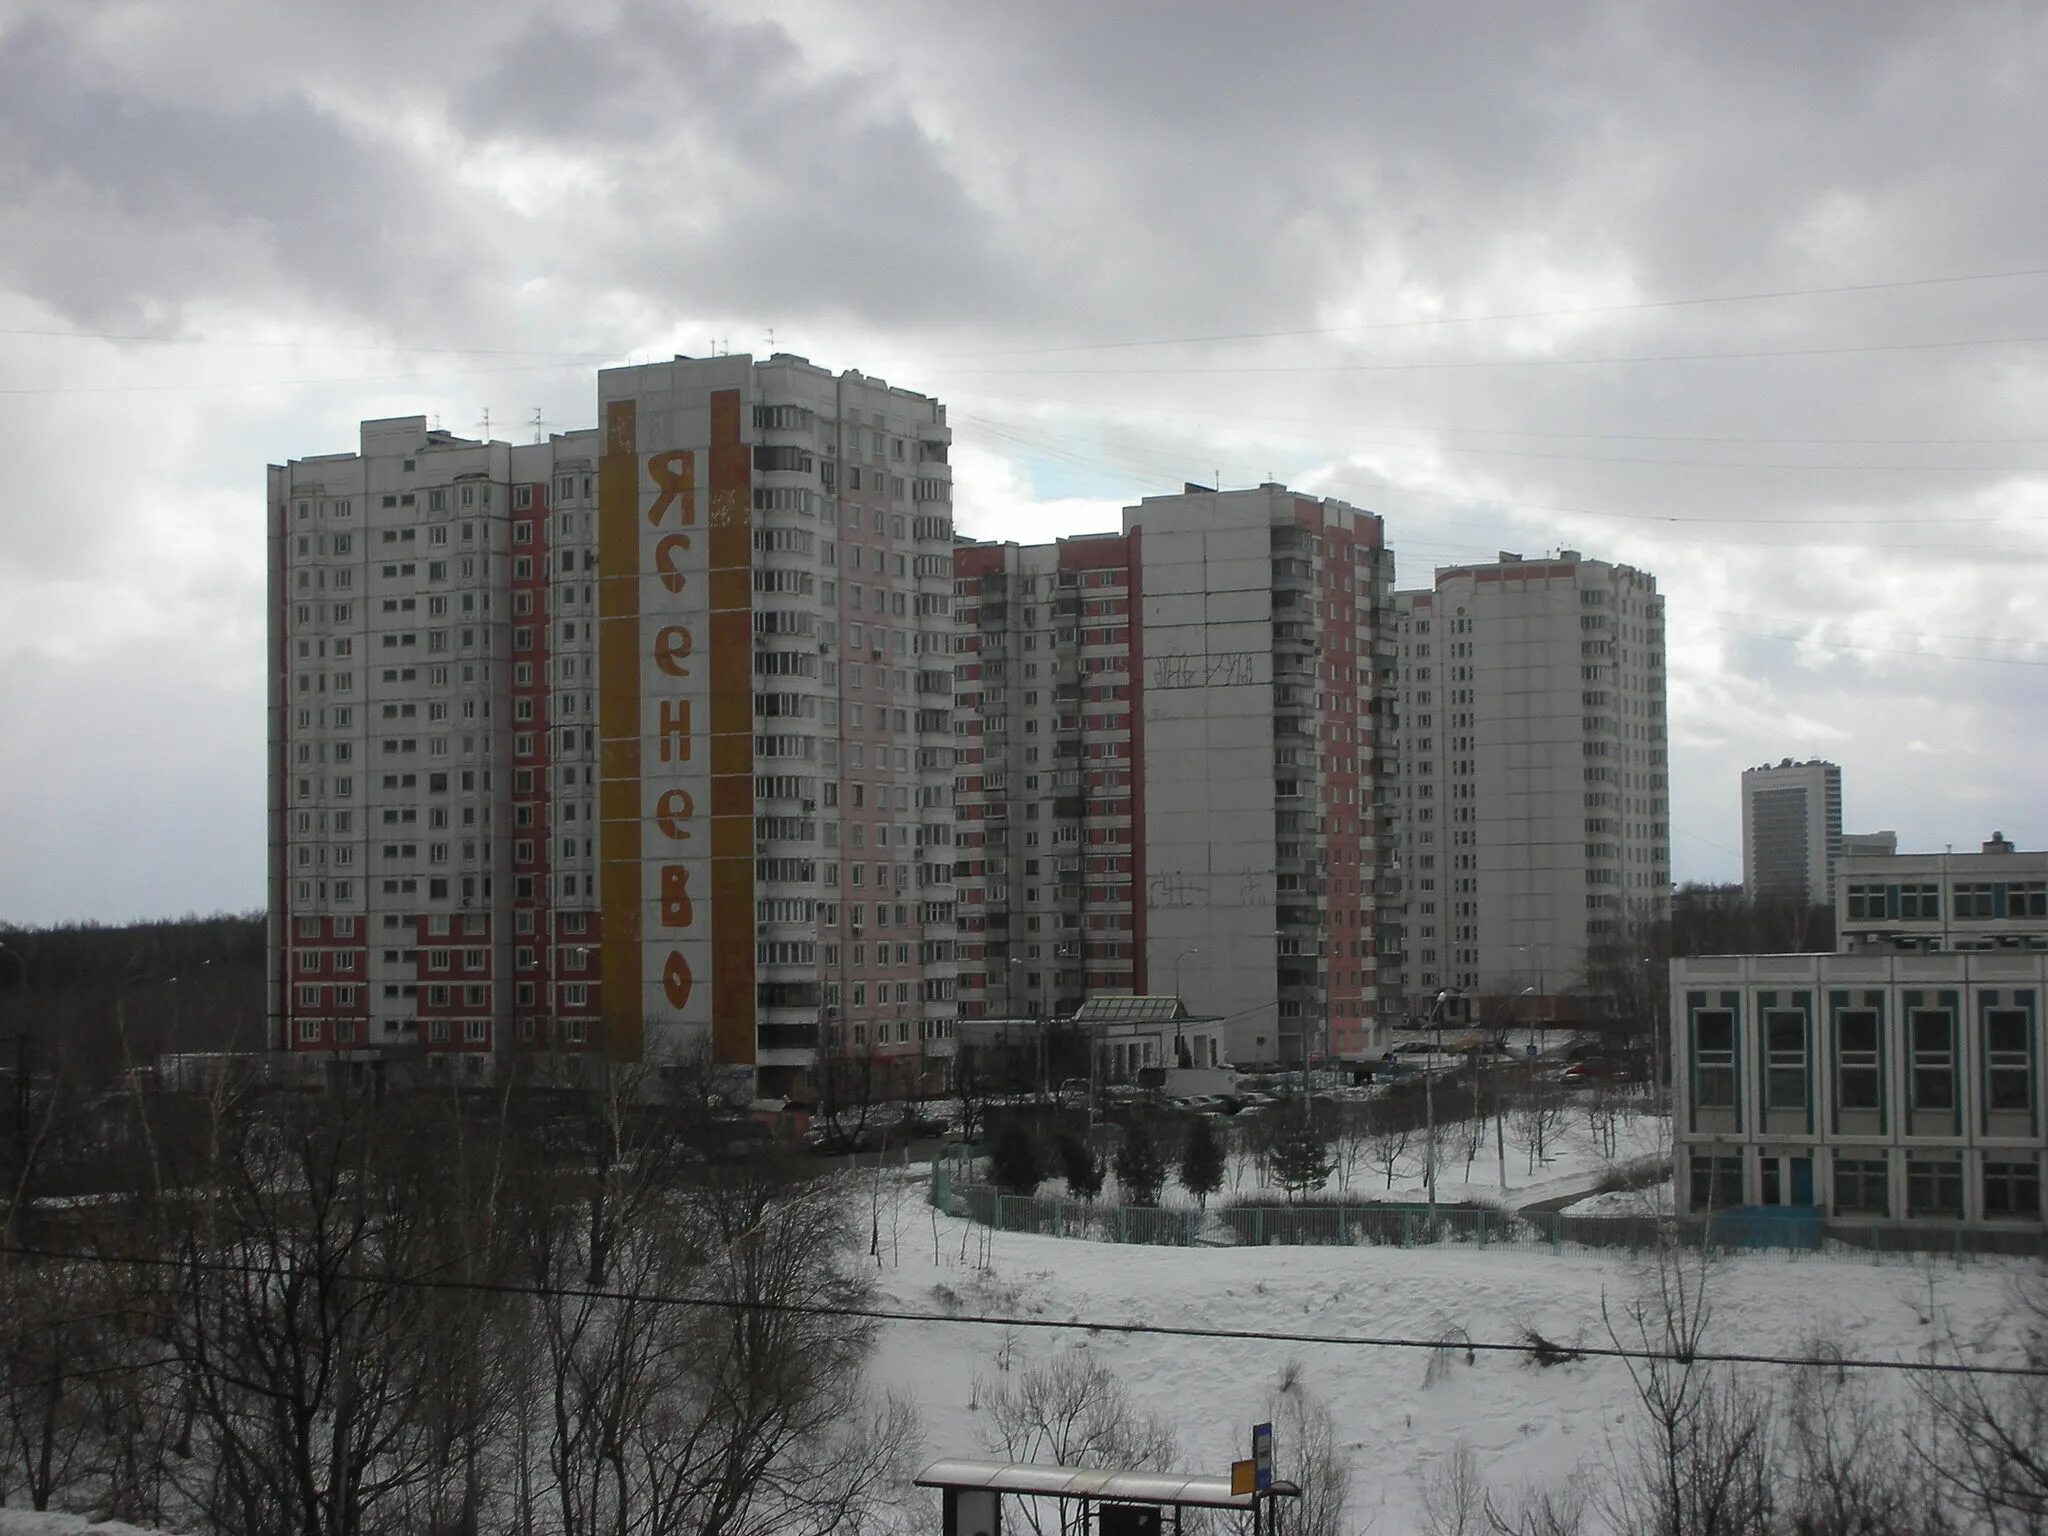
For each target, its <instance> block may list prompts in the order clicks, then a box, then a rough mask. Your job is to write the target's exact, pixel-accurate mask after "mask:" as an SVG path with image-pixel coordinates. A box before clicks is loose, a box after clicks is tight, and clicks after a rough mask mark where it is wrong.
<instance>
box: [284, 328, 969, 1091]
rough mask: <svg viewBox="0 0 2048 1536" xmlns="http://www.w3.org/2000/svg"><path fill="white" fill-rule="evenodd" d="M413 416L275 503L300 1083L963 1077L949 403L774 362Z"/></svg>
mask: <svg viewBox="0 0 2048 1536" xmlns="http://www.w3.org/2000/svg"><path fill="white" fill-rule="evenodd" d="M599 401H600V412H601V426H600V427H599V428H598V429H597V430H596V431H586V432H577V433H570V434H566V435H561V436H556V437H553V438H551V439H549V440H548V441H547V442H545V443H539V444H533V445H530V446H515V445H510V444H506V443H496V442H491V443H485V442H475V441H469V440H465V439H461V438H456V437H454V436H452V435H450V434H448V433H445V432H439V431H434V430H430V429H429V428H428V426H427V424H426V422H425V420H424V418H420V417H404V418H397V419H393V420H386V421H376V422H366V423H364V425H363V430H362V441H361V449H360V452H358V453H355V454H338V455H329V456H325V457H321V458H314V459H301V460H294V461H292V462H291V463H290V464H287V465H284V466H281V467H273V468H272V470H271V472H270V494H269V502H270V540H271V555H270V582H271V603H270V609H271V637H270V673H271V676H270V685H271V712H270V721H271V723H270V760H271V763H270V766H271V773H270V780H271V792H270V805H271V837H270V843H271V871H270V873H271V893H270V894H271V906H270V910H271V925H272V938H271V996H270V1017H271V1025H272V1031H273V1038H274V1041H275V1042H276V1043H277V1044H278V1045H280V1046H283V1047H287V1048H296V1049H301V1050H317V1051H328V1052H336V1053H340V1054H341V1055H342V1056H343V1058H344V1059H367V1060H375V1059H378V1058H381V1057H384V1056H387V1055H389V1054H391V1053H394V1052H399V1051H403V1052H407V1053H412V1052H418V1053H423V1054H424V1055H425V1056H427V1057H428V1058H430V1059H436V1060H438V1059H441V1058H444V1057H446V1058H457V1059H463V1060H466V1061H468V1062H470V1063H472V1064H473V1065H481V1064H482V1063H484V1062H487V1061H494V1060H497V1059H501V1058H503V1057H504V1056H505V1055H507V1054H508V1053H514V1052H519V1051H526V1050H530V1051H536V1052H540V1051H546V1052H551V1053H567V1054H574V1053H578V1052H589V1051H600V1050H601V1051H603V1052H604V1053H605V1054H606V1055H607V1056H609V1057H610V1058H612V1059H615V1060H624V1061H650V1062H659V1061H661V1060H665V1059H673V1058H674V1057H675V1056H676V1055H678V1054H679V1053H681V1052H682V1051H684V1050H686V1049H688V1048H690V1047H691V1045H692V1044H693V1043H694V1042H697V1041H708V1042H709V1044H710V1047H711V1050H712V1053H713V1056H714V1058H715V1059H716V1060H717V1061H718V1062H719V1063H721V1064H722V1065H724V1066H726V1067H729V1068H732V1069H734V1070H735V1071H739V1070H750V1071H752V1072H753V1073H754V1074H755V1077H756V1081H757V1083H758V1085H759V1087H760V1089H761V1091H763V1092H785V1091H791V1090H793V1089H796V1088H799V1087H800V1086H802V1085H803V1084H804V1083H805V1082H806V1081H807V1080H808V1079H809V1078H810V1077H811V1075H812V1074H813V1073H814V1072H815V1070H816V1066H817V1063H818V1060H819V1057H820V1053H822V1054H823V1056H824V1058H825V1059H826V1060H828V1061H829V1060H832V1059H834V1058H837V1057H841V1056H858V1057H859V1058H860V1059H861V1060H862V1062H863V1063H864V1064H865V1065H867V1066H873V1065H875V1064H877V1063H879V1064H881V1065H882V1066H883V1067H884V1068H886V1069H889V1070H893V1071H897V1072H899V1073H900V1074H901V1075H902V1076H903V1077H904V1078H906V1079H908V1078H911V1077H915V1076H920V1075H925V1073H926V1071H927V1068H928V1066H929V1060H928V1059H929V1058H933V1057H942V1056H944V1055H946V1054H948V1053H949V1052H950V1048H951V1035H952V1023H953V1019H954V1016H955V1013H954V1008H955V1005H954V998H953V993H954V985H955V956H954V928H953V916H954V914H953V897H952V859H953V849H952V831H953V827H952V805H951V800H952V779H953V735H952V714H951V710H952V694H951V690H952V677H951V665H952V650H953V616H952V611H951V610H952V583H953V570H952V541H953V534H952V520H951V505H950V503H951V485H950V475H951V472H950V470H949V468H948V467H947V456H948V455H947V449H948V443H949V440H950V431H949V429H948V428H947V426H946V422H945V410H944V407H943V406H941V405H940V404H939V403H938V402H936V401H934V400H931V399H929V398H928V397H926V396H923V395H918V394H914V393H911V392H909V391H906V390H901V389H894V388H891V387H889V386H888V385H886V384H885V383H883V382H882V381H880V380H873V379H867V378H864V377H862V376H861V375H860V374H858V373H846V374H842V375H839V376H836V377H835V376H833V375H831V374H829V373H827V372H825V371H824V370H822V369H819V368H815V367H813V366H811V365H810V364H809V363H807V362H806V361H804V360H803V359H801V358H796V357H791V356H787V355H781V354H778V355H777V356H775V357H773V358H770V359H769V360H767V361H765V362H761V363H755V362H754V361H752V360H751V359H749V358H746V357H722V358H709V359H687V358H677V359H676V360H674V361H673V362H668V363H660V364H652V365H648V366H644V367H634V368H620V369H612V370H608V371H606V372H604V373H602V374H601V375H600V376H599Z"/></svg>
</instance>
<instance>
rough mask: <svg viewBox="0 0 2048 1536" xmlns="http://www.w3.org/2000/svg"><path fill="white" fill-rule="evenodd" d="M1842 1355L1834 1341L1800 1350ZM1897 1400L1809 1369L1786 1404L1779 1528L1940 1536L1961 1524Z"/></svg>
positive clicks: (1825, 1368)
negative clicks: (1919, 1453) (1919, 1449)
mask: <svg viewBox="0 0 2048 1536" xmlns="http://www.w3.org/2000/svg"><path fill="white" fill-rule="evenodd" d="M1800 1353H1801V1354H1803V1355H1807V1356H1811V1357H1814V1358H1818V1359H1828V1358H1831V1357H1832V1358H1839V1357H1840V1356H1841V1355H1842V1353H1843V1351H1842V1350H1841V1348H1840V1346H1839V1345H1837V1344H1835V1343H1834V1342H1833V1341H1831V1340H1815V1341H1811V1342H1809V1343H1808V1344H1807V1346H1806V1347H1805V1348H1804V1349H1802V1350H1801V1351H1800ZM1915 1439H1916V1437H1914V1436H1913V1435H1911V1434H1910V1433H1909V1432H1908V1425H1907V1423H1906V1421H1905V1420H1904V1418H1903V1417H1902V1415H1901V1414H1900V1412H1899V1409H1898V1405H1896V1404H1894V1403H1892V1402H1887V1401H1884V1400H1881V1399H1880V1398H1878V1397H1877V1395H1876V1393H1875V1390H1874V1388H1873V1386H1872V1383H1871V1381H1870V1379H1869V1377H1868V1376H1867V1375H1860V1374H1854V1373H1851V1372H1849V1371H1846V1370H1844V1369H1842V1368H1841V1367H1840V1366H1835V1365H1816V1366H1804V1367H1802V1368H1801V1369H1800V1370H1799V1372H1798V1374H1797V1375H1795V1376H1794V1377H1793V1380H1792V1388H1791V1392H1790V1395H1789V1399H1788V1401H1787V1403H1786V1409H1785V1423H1784V1435H1783V1441H1784V1447H1785V1451H1786V1453H1787V1454H1786V1456H1785V1460H1786V1462H1787V1463H1788V1464H1787V1466H1786V1467H1785V1470H1784V1471H1783V1472H1782V1473H1781V1474H1780V1476H1779V1478H1778V1485H1779V1488H1780V1490H1781V1493H1780V1505H1781V1510H1780V1513H1781V1525H1782V1527H1783V1528H1784V1529H1786V1530H1788V1531H1790V1532H1793V1533H1796V1536H1941V1533H1943V1532H1946V1531H1951V1530H1954V1529H1956V1525H1955V1523H1954V1521H1953V1519H1952V1518H1951V1517H1950V1515H1949V1513H1948V1512H1947V1511H1945V1510H1943V1509H1942V1507H1941V1498H1940V1490H1939V1488H1938V1487H1937V1486H1936V1485H1935V1483H1934V1482H1933V1479H1932V1477H1931V1475H1930V1473H1929V1472H1928V1470H1927V1468H1926V1466H1925V1464H1924V1463H1923V1462H1922V1461H1921V1460H1920V1458H1919V1457H1917V1456H1916V1455H1915V1454H1914V1443H1915Z"/></svg>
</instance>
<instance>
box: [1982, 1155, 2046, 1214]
mask: <svg viewBox="0 0 2048 1536" xmlns="http://www.w3.org/2000/svg"><path fill="white" fill-rule="evenodd" d="M1984 1214H1985V1215H1986V1216H2026V1217H2039V1216H2040V1214H2041V1165H2040V1164H2039V1163H1986V1164H1985V1165H1984Z"/></svg>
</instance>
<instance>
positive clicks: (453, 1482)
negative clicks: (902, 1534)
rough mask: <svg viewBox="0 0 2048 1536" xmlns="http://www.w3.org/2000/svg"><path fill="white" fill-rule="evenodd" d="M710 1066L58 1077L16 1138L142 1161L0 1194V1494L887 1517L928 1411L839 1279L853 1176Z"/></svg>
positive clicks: (787, 1524)
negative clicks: (395, 1081)
mask: <svg viewBox="0 0 2048 1536" xmlns="http://www.w3.org/2000/svg"><path fill="white" fill-rule="evenodd" d="M710 1082H711V1076H710V1074H709V1072H708V1069H707V1070H702V1071H699V1072H697V1073H695V1074H694V1075H693V1074H692V1072H691V1071H690V1070H689V1069H688V1068H682V1069H676V1068H671V1069H670V1070H668V1071H666V1072H664V1073H663V1074H661V1075H660V1078H659V1080H658V1081H657V1079H656V1078H655V1077H654V1076H653V1075H652V1074H648V1075H642V1074H639V1073H635V1072H611V1073H605V1074H602V1075H599V1076H597V1077H595V1078H593V1079H592V1080H591V1081H589V1082H587V1083H586V1084H584V1085H583V1086H581V1087H579V1088H576V1089H573V1090H561V1089H555V1090H549V1091H538V1090H535V1091H520V1090H517V1089H514V1088H511V1087H506V1088H503V1089H500V1090H497V1091H495V1092H491V1093H469V1094H458V1093H455V1092H452V1091H438V1092H435V1091H422V1092H420V1093H417V1094H412V1095H397V1094H393V1095H389V1096H378V1097H372V1096H368V1095H349V1094H334V1093H311V1092H284V1091H279V1090H276V1089H274V1088H269V1087H265V1086H263V1085H262V1084H261V1083H260V1081H259V1080H258V1079H257V1078H256V1077H255V1076H254V1075H253V1074H252V1075H251V1076H250V1077H249V1078H248V1080H247V1081H246V1083H244V1084H239V1085H238V1083H237V1081H236V1080H235V1078H234V1077H233V1075H231V1074H230V1075H226V1076H223V1077H221V1078H220V1079H219V1080H218V1081H216V1083H215V1084H214V1086H213V1087H212V1088H211V1089H210V1090H209V1091H208V1092H205V1093H187V1092H175V1091H171V1090H169V1089H167V1088H164V1087H160V1086H157V1085H155V1084H153V1083H151V1082H150V1081H149V1080H148V1079H146V1078H145V1077H142V1076H139V1075H138V1076H136V1077H134V1078H131V1079H129V1080H128V1081H127V1082H126V1083H125V1084H124V1085H123V1086H122V1087H121V1088H120V1089H118V1090H115V1091H110V1092H105V1093H100V1094H96V1095H95V1094H82V1093H81V1094H69V1095H66V1094H53V1095H50V1096H48V1097H46V1098H39V1099H38V1100H37V1103H36V1116H35V1118H34V1120H33V1121H32V1122H31V1123H30V1124H29V1125H27V1126H26V1127H25V1128H24V1127H16V1128H15V1129H16V1130H17V1131H21V1130H24V1129H25V1132H26V1135H27V1137H28V1139H29V1140H30V1142H31V1143H32V1144H34V1145H35V1146H37V1147H46V1146H47V1145H59V1144H68V1143H74V1142H75V1143H77V1144H80V1145H90V1144H93V1143H96V1142H101V1143H108V1144H116V1145H119V1146H121V1147H122V1148H123V1149H124V1152H125V1156H126V1157H127V1158H128V1160H129V1161H128V1166H127V1177H126V1179H125V1180H124V1181H123V1182H122V1183H121V1184H120V1186H119V1187H118V1188H115V1189H111V1190H107V1191H104V1192H102V1193H100V1194H98V1195H95V1196H93V1197H90V1198H82V1199H62V1198H52V1197H48V1196H45V1195H39V1194H38V1193H37V1192H36V1191H34V1190H33V1189H25V1188H22V1187H21V1186H19V1185H17V1186H16V1187H14V1188H11V1189H9V1190H6V1191H4V1192H0V1201H4V1207H0V1214H4V1230H5V1234H6V1242H5V1244H4V1246H0V1504H4V1503H8V1502H14V1501H18V1502H21V1503H26V1504H30V1505H32V1506H34V1507H35V1508H38V1509H43V1508H71V1509H77V1510H81V1511H85V1512H88V1513H92V1514H94V1515H99V1516H106V1517H113V1518H121V1519H126V1520H129V1521H132V1522H135V1523H138V1524H141V1525H145V1526H158V1525H161V1526H165V1527H169V1528H174V1529H194V1530H200V1529H203V1530H207V1531H216V1532H222V1533H231V1536H257V1533H271V1532H277V1531H293V1532H299V1533H302V1536H359V1533H360V1536H372V1533H381V1532H393V1533H396V1532H430V1533H450V1536H454V1533H463V1536H467V1533H475V1532H483V1531H512V1530H517V1531H521V1532H528V1533H561V1536H585V1533H589V1536H596V1533H599V1532H606V1533H613V1536H669V1533H684V1532H690V1533H697V1532H717V1533H727V1536H746V1533H755V1532H758V1533H762V1536H767V1533H770V1532H776V1533H780V1532H790V1533H806V1532H810V1533H817V1536H823V1533H825V1532H827V1531H844V1532H859V1531H861V1530H863V1529H868V1528H871V1527H872V1526H873V1525H874V1523H875V1522H876V1521H877V1520H878V1519H879V1518H880V1517H881V1516H882V1514H883V1513H884V1510H885V1506H887V1505H888V1504H889V1503H890V1502H891V1501H893V1500H895V1499H897V1498H899V1497H900V1496H901V1491H902V1486H903V1476H902V1466H901V1463H902V1460H903V1458H904V1457H905V1455H907V1454H908V1452H909V1449H910V1447H911V1446H912V1444H913V1442H914V1440H915V1439H916V1424H915V1418H914V1415H913V1413H912V1412H911V1410H910V1409H908V1408H907V1407H905V1406H903V1405H901V1404H898V1403H895V1402H891V1401H880V1400H875V1399H873V1398H872V1397H871V1395H870V1394H869V1392H868V1390H867V1387H866V1384H865V1367H866V1362H867V1357H868V1354H869V1351H870V1347H871V1344H872V1328H871V1326H870V1325H868V1324H866V1323H865V1322H863V1321H861V1320H859V1319H857V1318H850V1317H847V1316H845V1315H843V1313H842V1312H839V1311H835V1310H834V1309H836V1308H843V1307H845V1306H848V1305H852V1304H857V1303H858V1302H860V1301H861V1300H862V1299H863V1297H864V1296H865V1294H866V1284H867V1281H866V1279H865V1274H866V1271H865V1270H864V1269H863V1267H862V1265H861V1264H860V1262H859V1257H860V1250H859V1248H858V1246H857V1243H856V1230H855V1223H854V1221H853V1220H852V1213H851V1211H850V1209H849V1207H848V1203H847V1198H846V1196H847V1193H848V1192H847V1191H846V1190H845V1188H844V1187H843V1186H842V1185H838V1184H835V1183H833V1182H831V1181H828V1180H824V1179H821V1178H820V1177H818V1176H817V1173H816V1171H815V1170H816V1165H815V1164H810V1165H803V1164H799V1163H798V1162H797V1161H796V1160H794V1159H793V1158H791V1157H790V1156H788V1155H787V1154H785V1153H782V1152H780V1151H778V1150H777V1149H775V1148H772V1147H768V1148H764V1147H763V1146H762V1145H761V1144H760V1143H759V1142H758V1141H756V1140H753V1139H751V1138H742V1137H738V1136H736V1135H735V1130H736V1127H735V1126H734V1124H733V1123H732V1122H731V1121H730V1120H728V1119H724V1118H721V1117H719V1116H718V1115H716V1114H715V1113H714V1112H713V1111H712V1110H710V1109H709V1108H708V1107H707V1104H708V1102H709V1095H708V1093H707V1092H706V1090H707V1088H708V1087H709V1085H710ZM33 1161H34V1158H33V1157H32V1158H31V1162H33ZM676 1298H692V1299H695V1300H696V1301H698V1302H700V1303H702V1302H708V1303H711V1304H710V1305H689V1306H683V1305H676V1304H674V1302H675V1299H676ZM792 1308H803V1309H806V1310H791V1309H792Z"/></svg>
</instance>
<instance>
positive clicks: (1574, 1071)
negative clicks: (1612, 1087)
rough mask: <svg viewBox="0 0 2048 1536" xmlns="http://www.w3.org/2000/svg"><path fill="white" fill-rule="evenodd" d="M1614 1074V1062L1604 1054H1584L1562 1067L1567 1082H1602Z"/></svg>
mask: <svg viewBox="0 0 2048 1536" xmlns="http://www.w3.org/2000/svg"><path fill="white" fill-rule="evenodd" d="M1612 1076H1614V1064H1613V1063H1612V1062H1611V1061H1609V1060H1608V1059H1607V1058H1606V1057H1605V1056H1585V1057H1581V1058H1580V1059H1579V1060H1577V1061H1575V1062H1573V1063H1572V1064H1571V1065H1570V1066H1568V1067H1566V1068H1565V1069H1564V1080H1565V1081H1566V1082H1568V1083H1594V1082H1602V1081H1605V1080H1606V1079H1607V1078H1610V1077H1612Z"/></svg>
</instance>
